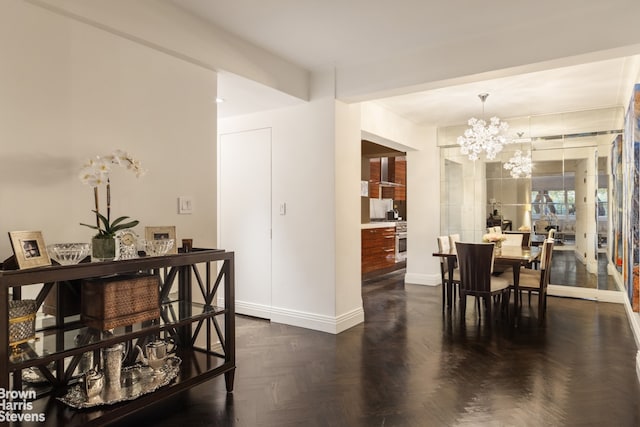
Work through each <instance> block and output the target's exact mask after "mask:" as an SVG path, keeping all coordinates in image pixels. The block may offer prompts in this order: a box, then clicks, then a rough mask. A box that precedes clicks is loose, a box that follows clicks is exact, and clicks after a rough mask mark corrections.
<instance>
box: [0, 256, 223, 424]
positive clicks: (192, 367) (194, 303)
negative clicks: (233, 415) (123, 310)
mask: <svg viewBox="0 0 640 427" xmlns="http://www.w3.org/2000/svg"><path fill="white" fill-rule="evenodd" d="M140 272H143V273H145V274H153V275H156V276H157V277H158V280H159V296H160V297H159V302H158V303H159V307H160V311H159V312H160V316H159V318H157V319H153V320H148V321H144V322H140V323H137V324H134V325H130V326H124V327H118V328H115V329H113V330H110V331H99V330H96V329H91V328H88V327H87V326H86V325H84V324H83V323H82V322H81V321H79V320H78V316H71V317H65V316H64V313H61V312H60V311H58V312H56V315H55V316H44V315H43V314H42V313H38V316H37V318H36V319H37V320H36V330H35V333H36V339H37V342H28V343H24V344H21V345H20V348H19V352H18V353H15V354H11V350H10V348H9V334H8V328H9V319H8V316H7V314H6V313H7V312H8V307H9V300H10V299H14V300H19V299H21V294H22V287H23V286H27V285H36V286H40V288H39V289H40V291H39V294H38V296H37V297H36V299H35V301H36V306H37V307H40V306H42V305H43V303H44V301H45V299H46V297H47V294H48V293H49V292H50V291H52V290H53V289H54V288H57V287H59V286H61V284H63V283H67V282H69V281H77V280H83V279H94V278H100V277H106V276H111V275H123V274H127V275H128V274H137V273H140ZM222 289H224V295H225V299H224V307H218V306H215V297H216V294H217V292H218V291H219V290H222ZM234 299H235V297H234V254H233V252H226V251H224V250H217V249H194V250H193V251H191V252H187V253H179V254H172V255H165V256H156V257H141V258H136V259H131V260H122V261H111V262H87V263H80V264H76V265H65V266H61V265H56V266H47V267H38V268H32V269H27V270H3V271H0V313H4V315H3V316H0V346H1V347H0V348H2V349H3V350H2V351H0V389H3V390H15V391H26V392H30V393H35V395H36V396H35V399H34V400H33V401H31V402H30V409H29V410H28V411H14V412H13V414H15V413H16V412H21V413H23V414H25V413H27V412H29V413H30V414H36V415H37V414H42V415H43V416H44V417H45V422H44V423H43V425H64V426H66V427H69V426H92V425H104V424H107V423H112V422H114V421H116V420H121V419H123V418H124V417H126V416H127V415H130V414H131V413H133V412H135V411H138V410H140V409H143V408H145V407H147V406H148V405H150V404H152V403H155V402H158V401H160V400H162V399H165V398H167V397H170V396H173V395H176V394H177V393H180V392H182V391H184V390H186V389H188V388H191V387H194V386H196V385H198V384H200V383H203V382H205V381H208V380H210V379H212V378H214V377H216V376H219V375H223V374H224V376H225V381H226V388H227V391H228V392H231V391H232V390H233V381H234V373H235V368H236V366H235V305H234ZM198 301H201V302H198ZM78 337H91V339H80V340H78ZM156 338H162V339H170V340H172V341H173V342H174V343H175V344H176V347H177V349H176V356H177V357H179V358H180V359H181V364H180V367H179V372H178V375H177V378H176V379H175V380H174V382H172V383H170V384H169V385H166V386H164V387H162V388H159V389H157V390H155V391H153V392H151V393H149V394H145V395H142V396H140V397H138V398H136V399H135V400H130V401H125V402H121V403H118V404H114V405H103V406H95V407H92V408H89V409H81V410H76V409H71V408H70V407H68V406H66V405H65V404H63V403H62V402H60V401H58V400H57V399H56V398H57V397H59V396H62V395H64V394H65V393H66V391H67V390H69V388H71V387H74V386H76V385H77V384H78V383H79V381H80V376H79V375H78V373H77V371H76V367H77V366H78V364H79V363H80V361H81V359H82V358H83V355H85V354H87V353H93V354H94V360H99V355H100V351H101V349H104V348H106V347H111V346H114V345H117V344H120V343H123V344H125V347H126V348H129V349H131V350H130V351H129V355H128V356H127V359H126V360H128V361H129V362H131V363H132V359H135V357H131V356H135V354H133V352H134V351H135V348H136V345H139V346H140V347H141V348H144V344H145V342H147V341H148V340H153V339H156ZM7 350H9V351H7ZM96 356H97V358H96ZM25 371H27V372H30V373H34V372H36V373H37V375H38V376H40V379H39V380H38V381H37V382H36V381H30V380H29V379H30V378H29V377H28V376H27V377H25V376H24V372H25ZM5 412H6V411H5ZM9 412H12V411H9Z"/></svg>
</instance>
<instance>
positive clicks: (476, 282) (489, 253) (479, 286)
mask: <svg viewBox="0 0 640 427" xmlns="http://www.w3.org/2000/svg"><path fill="white" fill-rule="evenodd" d="M494 246H495V245H494V244H493V243H461V242H457V243H456V250H457V252H458V268H459V269H460V287H461V289H463V290H465V291H472V292H490V291H491V269H492V267H493V248H494Z"/></svg>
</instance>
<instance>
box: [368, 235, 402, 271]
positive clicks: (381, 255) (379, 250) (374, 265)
mask: <svg viewBox="0 0 640 427" xmlns="http://www.w3.org/2000/svg"><path fill="white" fill-rule="evenodd" d="M395 234H396V229H395V227H375V228H363V229H362V231H361V242H362V255H361V256H362V274H366V273H371V272H373V271H376V270H384V269H386V268H389V267H393V266H394V265H395V263H396V242H395Z"/></svg>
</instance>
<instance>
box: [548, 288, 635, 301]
mask: <svg viewBox="0 0 640 427" xmlns="http://www.w3.org/2000/svg"><path fill="white" fill-rule="evenodd" d="M547 294H548V295H550V296H554V297H569V298H579V299H587V300H592V301H601V302H612V303H616V304H623V303H624V300H625V298H624V295H623V294H622V293H621V292H620V291H604V290H599V289H589V288H581V287H576V286H562V285H549V286H548V288H547Z"/></svg>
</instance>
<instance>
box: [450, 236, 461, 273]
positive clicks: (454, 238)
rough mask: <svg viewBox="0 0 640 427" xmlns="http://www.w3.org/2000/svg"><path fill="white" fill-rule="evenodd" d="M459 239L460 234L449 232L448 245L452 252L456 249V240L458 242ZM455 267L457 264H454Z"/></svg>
mask: <svg viewBox="0 0 640 427" xmlns="http://www.w3.org/2000/svg"><path fill="white" fill-rule="evenodd" d="M459 241H460V235H459V234H449V247H450V248H451V249H453V250H454V252H455V251H456V242H459ZM456 264H457V263H456ZM456 267H457V265H456Z"/></svg>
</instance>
